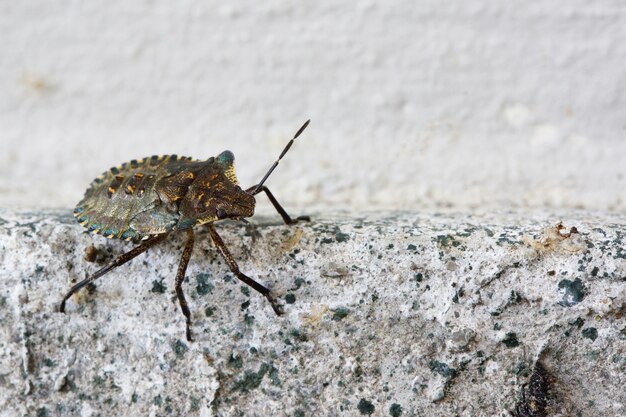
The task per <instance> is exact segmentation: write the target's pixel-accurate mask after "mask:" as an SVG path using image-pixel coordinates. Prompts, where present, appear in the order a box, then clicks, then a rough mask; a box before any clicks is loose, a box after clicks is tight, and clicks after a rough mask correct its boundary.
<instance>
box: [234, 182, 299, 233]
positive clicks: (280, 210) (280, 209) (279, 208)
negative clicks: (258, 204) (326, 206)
mask: <svg viewBox="0 0 626 417" xmlns="http://www.w3.org/2000/svg"><path fill="white" fill-rule="evenodd" d="M257 187H258V186H257V185H255V186H252V187H250V188H248V189H247V190H246V192H247V193H252V195H256V194H258V193H260V192H261V191H263V192H265V194H266V195H267V198H268V199H269V200H270V202H271V203H272V205H273V206H274V208H275V209H276V211H277V212H278V214H280V217H282V218H283V221H284V222H285V224H287V225H291V224H296V223H298V222H299V221H305V222H310V221H311V217H309V216H298V217H296V218H295V219H292V218H291V216H289V214H287V212H286V211H285V209H284V208H283V206H281V205H280V203H279V202H278V200H276V197H274V194H272V192H271V191H270V190H269V188H267V187H266V186H262V187H260V188H258V190H257Z"/></svg>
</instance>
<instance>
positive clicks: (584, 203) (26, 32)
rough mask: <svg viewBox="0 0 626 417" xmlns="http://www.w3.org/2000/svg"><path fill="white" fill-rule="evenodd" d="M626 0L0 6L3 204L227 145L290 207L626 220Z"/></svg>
mask: <svg viewBox="0 0 626 417" xmlns="http://www.w3.org/2000/svg"><path fill="white" fill-rule="evenodd" d="M625 38H626V4H625V3H624V2H622V1H609V0H601V1H595V2H588V1H583V0H575V1H568V2H560V3H556V2H553V1H548V0H541V1H535V2H527V1H507V2H500V1H465V2H440V1H421V2H409V1H405V2H400V1H390V2H373V1H361V2H345V3H343V4H340V3H337V2H333V1H329V0H324V1H317V2H306V3H301V2H297V3H296V2H294V3H287V2H281V1H276V0H272V1H266V2H253V1H246V2H237V3H231V2H228V3H225V2H218V1H209V2H195V1H179V2H166V1H136V2H110V1H66V2H60V1H47V0H40V1H29V2H11V1H4V2H1V3H0V39H2V57H1V58H0V146H1V151H0V205H2V206H7V205H21V206H24V205H28V206H48V207H49V206H60V207H71V206H73V205H74V204H75V203H76V201H78V200H79V199H80V197H81V196H82V193H83V191H84V189H85V187H86V185H87V184H88V183H89V181H90V180H91V179H92V178H93V177H95V176H96V175H98V174H99V173H100V172H102V171H103V170H105V169H107V168H108V167H110V166H112V165H117V164H119V163H121V162H124V161H126V160H129V159H132V158H136V157H143V156H148V155H152V154H159V153H177V154H179V155H190V156H194V157H197V158H203V159H204V158H207V157H209V156H211V155H215V154H217V153H218V152H220V151H222V150H223V149H225V148H228V149H231V150H232V151H234V152H235V154H236V156H237V161H238V167H239V169H238V171H239V176H240V179H241V181H242V182H243V183H244V184H246V185H247V184H252V183H254V182H255V181H257V180H258V179H259V178H260V176H261V175H262V174H263V172H264V170H265V169H266V167H267V166H268V165H269V164H270V163H271V162H272V161H273V159H274V158H275V157H276V155H277V154H278V152H279V151H280V149H281V147H282V146H283V144H284V143H285V142H286V140H287V139H288V138H289V136H290V135H291V134H292V133H293V132H294V131H295V130H296V129H297V128H298V127H299V125H300V124H301V123H302V122H303V121H304V120H305V119H306V118H309V117H310V118H312V119H313V123H312V124H311V126H310V128H309V130H308V131H307V133H306V135H305V136H304V137H303V139H302V140H301V141H300V143H298V144H297V146H296V147H295V148H293V150H292V151H291V154H290V155H289V156H288V158H287V160H285V161H284V164H281V167H280V169H279V170H278V171H277V173H276V174H275V176H274V177H273V178H272V179H271V181H270V184H271V185H272V187H273V188H274V189H275V191H277V193H278V194H279V196H280V197H281V198H282V200H284V201H286V202H289V203H294V204H299V205H310V204H313V203H316V204H333V205H338V204H341V205H345V206H347V207H352V206H356V205H361V206H364V207H372V206H378V207H385V208H408V207H411V208H412V207H424V206H428V205H431V206H455V207H461V208H462V207H468V206H496V205H505V206H519V207H538V206H554V207H556V206H558V207H586V208H592V209H610V210H618V211H623V210H624V209H625V208H626V191H625V190H626V179H625V176H626V172H625V171H626V168H624V162H623V161H624V159H625V158H626V133H625V118H624V109H625V108H626V77H625V76H624V62H626V43H625V42H624V41H623V40H624V39H625Z"/></svg>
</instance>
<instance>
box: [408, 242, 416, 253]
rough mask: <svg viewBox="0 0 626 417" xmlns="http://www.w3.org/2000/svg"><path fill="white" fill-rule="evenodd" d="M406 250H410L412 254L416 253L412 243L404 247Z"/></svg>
mask: <svg viewBox="0 0 626 417" xmlns="http://www.w3.org/2000/svg"><path fill="white" fill-rule="evenodd" d="M406 249H407V250H411V251H413V252H417V246H415V245H414V244H412V243H409V245H408V246H407V247H406Z"/></svg>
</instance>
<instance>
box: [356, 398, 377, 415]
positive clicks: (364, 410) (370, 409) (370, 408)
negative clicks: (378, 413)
mask: <svg viewBox="0 0 626 417" xmlns="http://www.w3.org/2000/svg"><path fill="white" fill-rule="evenodd" d="M357 408H358V409H359V412H360V413H361V414H362V415H368V416H369V415H371V414H373V413H374V408H375V407H374V404H372V403H371V402H370V401H368V400H366V399H365V398H361V400H360V401H359V404H357Z"/></svg>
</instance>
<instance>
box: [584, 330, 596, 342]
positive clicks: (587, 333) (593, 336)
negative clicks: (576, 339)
mask: <svg viewBox="0 0 626 417" xmlns="http://www.w3.org/2000/svg"><path fill="white" fill-rule="evenodd" d="M582 334H583V337H586V338H587V339H591V340H592V341H594V340H596V339H597V338H598V330H597V329H596V328H595V327H587V328H586V329H583V331H582Z"/></svg>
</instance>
